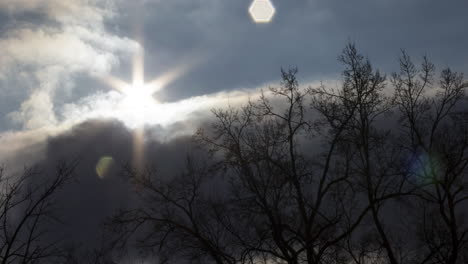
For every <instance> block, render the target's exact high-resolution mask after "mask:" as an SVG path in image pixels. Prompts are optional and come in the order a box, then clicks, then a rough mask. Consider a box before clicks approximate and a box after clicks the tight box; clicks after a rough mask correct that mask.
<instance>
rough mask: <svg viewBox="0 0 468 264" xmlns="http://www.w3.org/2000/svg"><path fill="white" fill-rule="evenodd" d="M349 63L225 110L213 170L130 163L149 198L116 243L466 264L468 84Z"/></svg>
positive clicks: (201, 137)
mask: <svg viewBox="0 0 468 264" xmlns="http://www.w3.org/2000/svg"><path fill="white" fill-rule="evenodd" d="M339 61H340V62H341V63H342V64H343V66H344V68H345V69H344V71H343V84H342V86H340V87H338V88H330V87H326V86H324V85H321V86H320V87H316V88H308V89H305V88H301V87H300V86H299V82H298V80H297V69H295V68H293V69H289V70H282V71H281V77H282V79H281V83H280V85H279V87H269V89H268V90H267V91H262V93H261V96H260V98H259V99H258V100H256V101H249V102H248V103H247V104H246V105H244V106H243V107H240V108H232V107H228V108H224V109H215V110H213V114H214V116H215V121H214V123H213V124H212V127H211V128H210V129H200V130H199V131H198V132H197V133H196V135H195V137H194V138H195V140H196V141H197V142H198V144H199V146H201V147H202V149H203V150H206V151H207V153H209V154H210V156H209V158H203V159H205V162H202V163H203V164H204V165H203V166H200V165H197V164H198V163H194V162H193V160H192V159H189V160H188V162H187V167H186V171H185V172H184V173H183V174H182V175H181V176H177V177H170V179H167V177H163V176H161V175H158V174H157V173H155V171H154V170H146V171H143V172H142V171H135V170H132V169H127V170H126V171H127V174H128V176H129V178H130V179H132V182H133V183H134V185H135V187H136V189H137V192H138V193H139V195H140V198H141V204H140V205H139V206H138V207H137V208H130V209H126V210H122V211H120V212H119V213H118V214H117V215H116V216H115V217H114V218H113V221H112V223H111V224H110V226H111V227H112V228H113V231H114V233H115V234H117V235H118V237H117V241H118V242H119V243H118V244H119V245H120V246H122V247H124V246H126V245H127V242H128V241H131V239H132V237H135V236H136V237H137V238H138V243H137V246H138V247H139V248H140V249H146V250H149V251H151V252H157V254H159V255H160V256H161V258H162V259H163V260H169V259H170V257H175V258H177V259H183V260H187V261H189V262H194V263H198V262H203V263H218V264H221V263H246V264H247V263H248V264H257V263H288V264H299V263H308V264H322V263H333V264H341V263H343V264H344V263H346V264H348V263H356V264H370V263H379V264H380V263H390V264H403V263H420V264H425V263H433V264H435V263H444V264H457V263H462V262H464V261H466V254H464V252H465V251H466V249H467V236H468V229H467V227H466V223H465V222H464V218H463V213H464V212H465V210H466V206H465V204H464V203H465V202H466V201H467V200H468V194H467V192H466V186H467V183H466V180H467V166H468V159H467V154H466V151H467V149H468V145H467V144H468V133H467V131H468V127H467V122H466V107H465V108H463V107H461V102H462V101H463V100H466V95H465V88H466V87H467V84H466V83H465V82H464V80H463V76H462V75H461V74H458V73H455V72H452V71H451V70H449V69H446V70H443V71H442V73H441V77H440V79H439V82H438V83H435V82H434V81H433V79H434V69H435V67H434V65H433V64H431V63H430V62H429V61H428V60H427V59H426V58H424V59H423V63H422V67H421V69H420V70H418V69H416V67H415V66H414V65H413V64H412V62H411V60H410V58H409V56H408V55H407V54H406V53H403V55H402V57H401V59H400V66H401V71H400V73H395V74H393V75H392V77H391V81H390V82H389V81H387V77H386V76H385V75H383V74H381V73H380V72H379V71H378V70H375V69H374V68H373V66H372V64H371V63H370V61H369V60H368V59H367V58H365V57H364V56H362V55H361V54H360V53H359V52H358V51H357V49H356V47H355V45H354V44H349V45H347V46H346V47H345V49H344V50H343V53H342V54H341V56H340V57H339ZM431 92H432V93H433V94H430V93H431ZM309 106H310V107H309ZM463 208H465V209H463ZM396 210H400V211H399V213H398V214H396V213H395V211H396ZM138 234H140V235H141V234H144V235H143V236H139V235H138Z"/></svg>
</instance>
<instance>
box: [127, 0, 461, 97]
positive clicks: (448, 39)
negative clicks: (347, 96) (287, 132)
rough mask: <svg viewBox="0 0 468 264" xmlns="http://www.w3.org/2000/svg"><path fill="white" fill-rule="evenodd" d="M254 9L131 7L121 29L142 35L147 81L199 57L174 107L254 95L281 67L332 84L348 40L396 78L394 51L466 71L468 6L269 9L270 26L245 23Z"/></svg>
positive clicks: (318, 1)
mask: <svg viewBox="0 0 468 264" xmlns="http://www.w3.org/2000/svg"><path fill="white" fill-rule="evenodd" d="M250 2H251V1H248V0H243V1H209V0H198V1H188V2H187V1H182V0H176V1H146V2H145V4H140V5H138V4H133V2H132V4H131V3H127V4H125V5H128V6H126V9H125V10H124V11H128V14H129V16H128V17H127V18H126V19H124V20H122V24H120V25H121V27H120V30H121V31H123V32H131V33H130V34H134V33H135V32H138V30H135V28H138V27H139V26H138V25H140V27H141V28H142V29H141V31H142V32H143V34H142V36H143V38H144V45H145V48H146V50H147V60H146V63H147V72H148V74H149V75H156V74H157V73H158V71H160V70H161V69H162V68H164V67H165V66H167V65H171V64H173V63H174V61H176V62H177V61H178V60H182V59H183V56H188V55H200V56H201V57H202V58H203V60H204V61H203V63H202V64H201V65H200V66H198V67H196V68H195V69H194V70H193V71H192V73H191V74H188V75H187V76H185V77H183V78H181V79H180V80H179V81H178V82H176V83H174V84H173V85H172V86H171V87H169V89H168V90H166V91H165V93H166V96H168V97H169V98H172V99H177V98H179V97H187V96H191V95H199V94H204V93H209V92H214V91H218V90H229V89H235V88H240V87H255V86H258V85H261V84H264V83H266V82H268V81H271V80H276V79H278V77H279V68H280V67H281V66H283V67H288V66H289V65H296V66H298V67H299V69H300V73H301V77H302V78H305V79H315V80H317V79H327V78H334V77H335V76H336V75H337V74H339V72H340V70H341V67H340V65H339V63H338V62H337V61H336V57H337V55H338V54H339V52H340V51H341V49H342V48H343V46H344V45H345V44H346V42H347V41H348V40H351V41H355V42H356V43H357V44H358V46H359V48H361V50H362V51H363V53H364V54H366V55H368V56H369V57H370V58H371V59H373V61H374V62H375V64H376V66H378V67H379V68H383V69H386V70H394V69H396V67H397V56H398V54H399V51H400V48H405V49H407V50H408V51H409V52H410V54H412V55H413V56H415V57H418V56H422V55H423V54H426V53H427V54H428V55H429V56H430V57H431V58H432V59H433V60H434V61H435V62H439V63H442V64H443V65H444V66H445V65H450V66H453V67H456V68H459V69H461V70H466V69H467V68H468V67H467V64H466V61H467V59H468V55H467V53H466V52H464V51H465V47H466V46H467V44H468V36H467V35H466V34H464V28H465V27H464V25H466V24H467V23H468V18H467V16H466V10H468V3H467V2H466V1H462V0H457V1H450V2H446V1H435V0H430V1H425V0H412V1H403V0H379V1H375V0H353V1H339V0H331V1H328V0H327V1H323V0H314V1H304V0H301V1H273V3H274V4H275V6H276V9H277V13H276V16H275V17H274V19H273V22H272V23H270V24H268V25H256V24H254V23H253V22H252V21H251V19H250V17H249V16H248V13H247V8H248V6H249V4H250Z"/></svg>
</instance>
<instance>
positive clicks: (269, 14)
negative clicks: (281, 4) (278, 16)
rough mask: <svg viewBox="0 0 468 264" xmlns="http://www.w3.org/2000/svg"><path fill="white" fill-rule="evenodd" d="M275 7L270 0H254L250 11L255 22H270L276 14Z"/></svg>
mask: <svg viewBox="0 0 468 264" xmlns="http://www.w3.org/2000/svg"><path fill="white" fill-rule="evenodd" d="M275 12H276V10H275V7H274V6H273V4H272V3H271V1H270V0H254V1H253V2H252V4H251V5H250V8H249V13H250V16H251V17H252V19H253V20H254V22H255V23H269V22H271V20H272V19H273V16H274V15H275Z"/></svg>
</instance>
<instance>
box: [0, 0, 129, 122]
mask: <svg viewBox="0 0 468 264" xmlns="http://www.w3.org/2000/svg"><path fill="white" fill-rule="evenodd" d="M113 3H114V2H113V1H112V0H66V1H64V0H2V1H1V2H0V9H2V8H3V9H5V10H8V11H9V13H10V14H11V16H13V17H14V16H15V15H16V14H19V13H22V12H36V13H40V14H43V15H45V16H46V17H47V18H48V19H50V20H52V21H55V22H56V23H44V25H32V24H18V25H20V27H16V28H15V27H13V28H11V29H10V30H9V31H8V32H6V33H5V34H4V37H3V38H0V50H2V60H0V77H1V78H2V79H4V80H5V79H8V78H11V79H13V78H17V77H18V76H15V75H17V74H18V72H24V71H27V72H28V74H27V75H28V76H29V77H30V78H31V79H30V80H28V81H25V80H23V81H24V82H23V83H22V84H18V86H17V87H1V88H0V89H19V88H18V87H24V84H26V83H27V84H28V86H29V87H25V88H22V89H24V91H23V92H22V94H23V97H24V101H23V103H22V104H21V105H19V106H17V107H18V108H17V110H16V111H13V112H12V113H10V114H9V115H8V116H9V117H11V118H12V119H13V121H15V122H17V123H20V124H22V125H23V127H24V128H25V129H35V128H41V127H42V126H46V125H49V124H54V123H55V122H56V119H57V118H56V116H55V111H54V109H56V108H57V107H58V106H57V105H56V102H55V95H56V94H57V90H58V89H70V87H73V83H74V76H75V75H76V73H80V72H85V73H90V74H95V73H99V74H103V73H107V72H109V71H110V70H111V69H112V67H114V66H115V65H117V64H118V63H119V61H120V59H121V57H122V56H128V55H129V54H131V53H132V52H133V51H134V50H135V48H136V47H137V45H138V44H137V43H136V42H135V41H133V40H131V39H129V38H125V37H119V36H116V35H113V34H112V33H110V32H108V31H106V29H105V26H104V22H105V20H106V19H112V18H115V12H114V6H113ZM22 79H24V78H22ZM31 83H33V84H34V85H31Z"/></svg>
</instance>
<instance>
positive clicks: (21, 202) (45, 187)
mask: <svg viewBox="0 0 468 264" xmlns="http://www.w3.org/2000/svg"><path fill="white" fill-rule="evenodd" d="M75 167H76V165H75V164H67V163H60V164H59V165H57V167H56V172H55V175H53V176H52V177H44V176H45V174H44V173H43V172H42V171H40V170H39V169H38V168H37V167H32V168H27V169H25V171H24V173H22V174H21V175H20V176H7V175H6V174H5V173H4V170H3V169H0V186H1V191H0V211H1V213H0V223H1V224H0V262H1V263H2V264H6V263H24V264H26V263H49V262H50V261H52V260H53V259H57V258H60V257H61V256H62V253H63V251H62V248H61V246H62V245H61V244H60V243H59V241H53V240H52V239H51V238H50V237H49V234H50V232H51V231H52V230H51V227H52V226H54V225H57V224H59V223H60V222H59V219H58V217H57V215H56V209H57V208H56V200H55V194H56V193H57V192H58V191H59V190H60V189H61V188H62V187H63V186H64V185H65V184H67V183H68V182H69V181H70V179H71V178H72V177H73V174H74V169H75Z"/></svg>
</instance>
